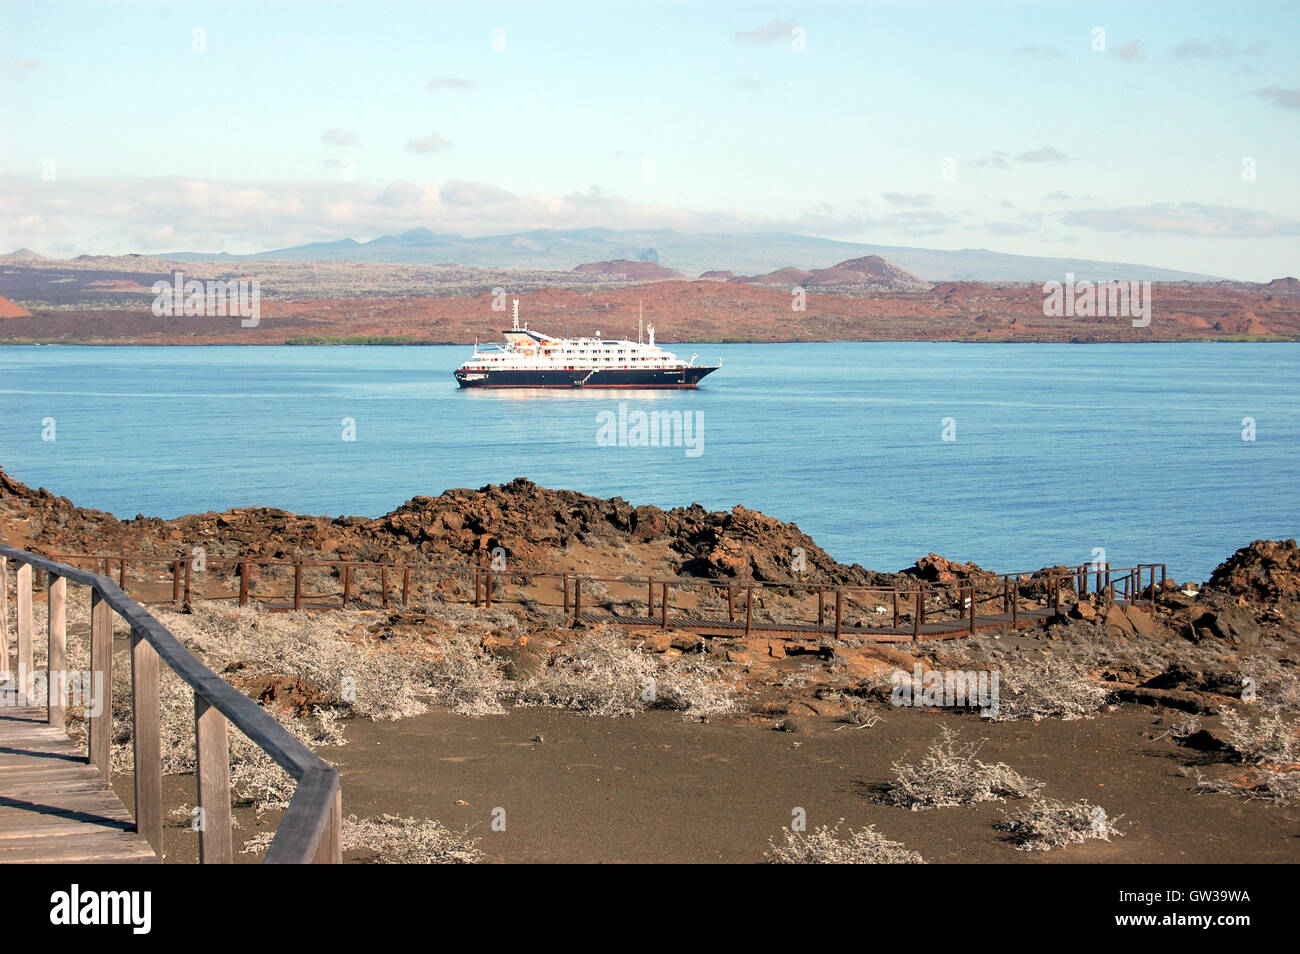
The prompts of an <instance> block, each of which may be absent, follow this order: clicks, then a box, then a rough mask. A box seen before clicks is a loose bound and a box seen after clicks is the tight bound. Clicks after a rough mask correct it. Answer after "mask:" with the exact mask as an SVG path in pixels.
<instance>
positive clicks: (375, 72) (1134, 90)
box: [0, 0, 1300, 281]
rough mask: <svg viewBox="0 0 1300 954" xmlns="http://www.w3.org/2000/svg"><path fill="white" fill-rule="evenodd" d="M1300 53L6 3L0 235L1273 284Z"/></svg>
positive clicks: (573, 7) (732, 12)
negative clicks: (339, 244) (1052, 262)
mask: <svg viewBox="0 0 1300 954" xmlns="http://www.w3.org/2000/svg"><path fill="white" fill-rule="evenodd" d="M1298 40H1300V5H1297V4H1295V3H1285V2H1268V3H1250V2H1236V3H1192V2H1178V3H1149V4H1115V3H1070V2H1039V3H1017V2H995V3H987V2H909V3H901V2H896V3H862V2H858V3H810V4H785V5H782V4H737V3H725V2H709V0H704V2H695V3H674V2H663V0H657V2H653V3H643V2H627V3H620V2H618V0H605V2H601V3H565V2H556V3H510V4H493V3H483V4H479V3H475V4H465V3H448V4H442V3H434V2H428V0H426V2H421V3H404V2H393V3H385V2H376V0H370V2H364V3H350V2H339V3H330V2H308V0H291V2H279V3H241V2H223V3H186V2H168V3H146V2H134V0H127V2H119V3H108V2H76V3H73V2H68V3H64V2H39V3H37V2H24V3H18V2H12V0H0V250H3V251H10V250H13V249H16V248H20V247H26V248H31V249H34V250H36V251H38V252H40V253H42V254H46V255H51V256H58V257H68V256H72V255H77V254H82V253H92V254H114V253H124V252H141V253H161V252H168V251H201V252H219V251H226V252H235V253H239V252H252V251H261V250H265V249H272V248H280V247H285V246H289V245H295V244H300V243H303V242H309V241H333V240H336V239H339V238H344V237H351V238H355V239H358V240H366V239H369V238H374V237H377V236H379V235H384V234H392V233H397V232H401V231H404V230H406V229H409V228H414V227H425V228H429V229H432V230H433V231H435V232H450V233H457V234H462V235H486V234H500V233H508V232H515V231H522V230H527V229H534V228H556V229H563V228H580V227H594V226H600V227H609V228H638V229H641V228H674V229H678V230H680V231H684V232H706V233H718V232H723V233H730V232H740V231H773V230H776V231H793V232H800V233H804V234H809V235H818V236H823V237H827V238H836V239H843V240H851V241H863V242H870V243H876V244H885V245H910V246H920V247H926V248H944V249H955V248H988V249H994V250H997V251H1001V252H1011V253H1017V254H1025V255H1050V256H1069V257H1075V258H1087V259H1100V260H1110V261H1126V262H1138V263H1142V264H1148V265H1157V266H1162V267H1167V268H1176V269H1183V270H1188V271H1195V272H1202V273H1206V274H1212V275H1219V276H1224V277H1229V278H1235V279H1241V280H1254V281H1267V280H1268V279H1271V278H1274V277H1278V276H1281V275H1287V274H1290V275H1296V274H1300V256H1298V255H1297V250H1298V249H1300V185H1298V183H1300V57H1297V56H1296V54H1295V51H1296V49H1297V47H1298V46H1300V44H1298V43H1297V41H1298ZM825 264H826V265H830V264H832V263H830V262H827V263H825Z"/></svg>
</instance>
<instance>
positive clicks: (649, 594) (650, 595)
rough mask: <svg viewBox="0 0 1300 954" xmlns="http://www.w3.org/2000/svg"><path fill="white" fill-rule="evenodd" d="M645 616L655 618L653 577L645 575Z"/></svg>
mask: <svg viewBox="0 0 1300 954" xmlns="http://www.w3.org/2000/svg"><path fill="white" fill-rule="evenodd" d="M645 605H646V611H645V618H646V619H654V618H655V578H654V577H653V576H647V577H646V578H645Z"/></svg>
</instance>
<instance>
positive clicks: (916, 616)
mask: <svg viewBox="0 0 1300 954" xmlns="http://www.w3.org/2000/svg"><path fill="white" fill-rule="evenodd" d="M924 614H925V598H924V597H923V596H922V595H921V591H920V590H919V589H918V590H917V591H916V609H915V610H914V612H913V613H912V642H916V641H917V640H918V639H920V638H921V617H922V616H923V615H924Z"/></svg>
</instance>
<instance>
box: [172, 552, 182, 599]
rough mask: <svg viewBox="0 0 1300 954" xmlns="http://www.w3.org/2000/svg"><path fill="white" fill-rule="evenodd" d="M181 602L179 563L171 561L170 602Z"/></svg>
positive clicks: (178, 561)
mask: <svg viewBox="0 0 1300 954" xmlns="http://www.w3.org/2000/svg"><path fill="white" fill-rule="evenodd" d="M180 601H181V561H180V560H174V561H172V602H173V603H179V602H180Z"/></svg>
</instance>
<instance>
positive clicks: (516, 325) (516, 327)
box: [512, 298, 519, 331]
mask: <svg viewBox="0 0 1300 954" xmlns="http://www.w3.org/2000/svg"><path fill="white" fill-rule="evenodd" d="M514 319H515V320H514V325H513V326H512V330H514V331H518V330H519V299H518V298H516V299H515V311H514Z"/></svg>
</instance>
